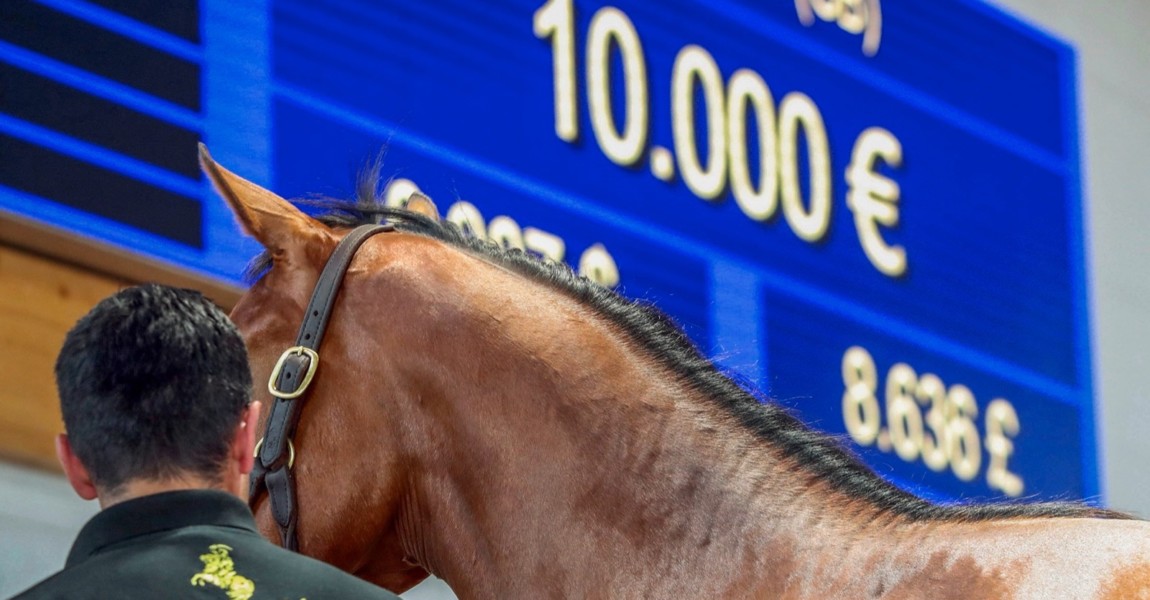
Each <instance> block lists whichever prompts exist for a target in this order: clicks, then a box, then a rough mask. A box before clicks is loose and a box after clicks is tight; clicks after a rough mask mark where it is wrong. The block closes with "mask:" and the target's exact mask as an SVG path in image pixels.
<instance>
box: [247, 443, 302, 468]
mask: <svg viewBox="0 0 1150 600" xmlns="http://www.w3.org/2000/svg"><path fill="white" fill-rule="evenodd" d="M263 447H264V438H260V441H258V442H256V449H255V450H253V451H252V456H253V457H255V458H256V459H257V460H258V459H259V457H260V448H263ZM294 466H295V445H294V444H292V443H291V440H288V461H287V467H288V468H289V469H290V468H292V467H294Z"/></svg>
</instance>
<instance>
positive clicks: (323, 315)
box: [248, 225, 395, 552]
mask: <svg viewBox="0 0 1150 600" xmlns="http://www.w3.org/2000/svg"><path fill="white" fill-rule="evenodd" d="M394 230H395V228H394V227H392V226H391V225H361V226H359V227H357V228H355V229H353V230H352V232H351V233H349V234H347V235H346V236H344V238H343V239H342V240H340V242H339V245H338V246H336V249H335V252H333V253H332V255H331V257H330V258H328V260H327V264H326V265H325V266H324V268H323V273H321V274H320V276H319V281H317V282H316V284H315V289H314V290H313V291H312V293H311V301H310V302H308V305H307V312H306V313H304V318H303V323H302V324H301V325H300V328H299V335H297V336H296V342H295V343H296V345H295V346H292V347H291V348H288V349H287V350H285V351H284V353H283V354H282V355H281V356H280V359H279V361H278V362H276V366H275V368H274V369H273V370H272V375H271V378H270V379H269V380H268V392H270V393H271V395H272V396H274V397H275V400H274V401H273V404H272V408H271V413H270V414H269V415H268V419H267V426H266V428H265V429H264V437H263V438H262V439H260V441H259V443H258V444H256V449H255V455H256V456H255V458H256V461H255V465H254V466H253V467H252V473H251V488H250V490H249V493H248V503H249V504H250V505H251V507H252V509H253V510H254V509H255V501H256V498H257V497H256V494H257V493H258V492H259V490H260V486H261V485H265V486H266V487H267V490H268V498H269V499H270V500H271V503H272V516H273V517H275V521H276V525H278V526H279V530H280V537H281V538H282V539H283V545H284V547H285V548H287V549H288V550H292V551H296V552H298V551H299V540H298V539H297V538H296V521H297V520H298V516H299V511H298V510H297V507H296V494H295V479H294V478H293V477H292V473H291V469H292V465H293V464H294V462H295V448H294V447H293V446H292V443H291V438H292V435H294V434H295V429H296V425H298V424H299V417H300V413H301V412H303V403H304V400H305V399H306V398H307V396H306V393H307V388H308V385H309V384H311V380H312V377H313V376H314V375H315V372H316V368H317V367H319V354H318V353H317V352H316V349H318V348H319V343H320V341H321V340H322V339H323V332H324V329H325V328H326V327H327V322H328V319H329V318H330V317H331V310H332V306H333V305H334V303H335V296H336V293H337V292H338V291H339V287H340V284H341V283H342V282H343V276H344V273H346V272H347V267H348V265H350V264H351V259H352V257H353V256H354V255H355V251H356V250H358V249H359V247H360V245H362V244H363V242H364V241H365V240H367V238H369V237H371V236H373V235H375V234H377V233H383V232H385V231H394ZM285 450H287V457H286V458H285V456H284V451H285Z"/></svg>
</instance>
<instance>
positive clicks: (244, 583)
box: [192, 544, 256, 600]
mask: <svg viewBox="0 0 1150 600" xmlns="http://www.w3.org/2000/svg"><path fill="white" fill-rule="evenodd" d="M231 549H232V547H231V546H228V545H227V544H212V545H211V546H208V550H209V552H208V553H207V554H201V555H200V561H201V562H203V563H204V569H203V570H202V571H200V572H199V573H196V574H195V575H192V585H196V586H201V587H202V586H204V585H207V584H211V585H214V586H215V587H218V588H220V589H222V590H224V592H226V593H227V595H228V599H229V600H250V599H251V597H252V594H254V593H255V591H256V584H255V583H253V582H252V580H251V579H248V578H247V577H244V576H243V575H240V574H239V573H236V563H235V561H233V560H232V557H231V556H230V555H229V554H228V552H230V551H231Z"/></svg>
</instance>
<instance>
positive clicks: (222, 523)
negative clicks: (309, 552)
mask: <svg viewBox="0 0 1150 600" xmlns="http://www.w3.org/2000/svg"><path fill="white" fill-rule="evenodd" d="M16 598H19V599H20V600H24V599H33V598H100V599H108V598H148V599H149V600H154V599H156V598H203V599H213V600H248V599H251V600H260V599H265V598H266V599H272V598H274V599H277V600H280V599H290V600H299V599H301V598H306V599H307V600H325V599H331V598H366V599H372V598H383V599H395V598H398V596H395V595H394V594H391V593H389V592H387V591H385V590H383V589H381V588H378V587H375V586H372V585H370V584H368V583H366V582H364V581H362V580H360V579H357V578H355V577H353V576H351V575H348V574H347V573H344V572H343V571H340V570H339V569H336V568H335V567H332V566H330V565H326V564H324V563H322V562H319V561H317V560H313V559H311V558H307V557H306V556H302V555H299V554H295V553H293V552H289V551H287V550H284V549H283V548H280V547H279V546H276V545H274V544H272V543H271V542H268V541H267V540H265V539H264V538H263V537H261V536H260V534H259V533H258V532H257V531H256V525H255V520H254V519H253V518H252V515H251V512H249V511H248V507H247V506H245V505H244V503H243V502H241V501H240V499H239V498H236V497H235V496H232V495H230V494H227V493H224V492H219V491H212V490H192V491H180V492H167V493H163V494H156V495H154V496H145V497H143V498H137V499H135V500H129V501H127V502H123V503H121V504H115V505H113V506H111V507H109V508H108V509H107V510H104V511H101V512H100V513H98V514H97V515H96V516H95V517H92V520H91V521H88V523H87V524H86V525H84V528H83V529H82V530H80V535H79V536H78V537H77V538H76V543H75V544H73V545H72V551H71V552H70V553H69V554H68V562H67V563H66V564H65V566H64V570H63V571H60V572H59V573H56V574H55V575H53V576H51V577H49V578H48V579H45V580H44V581H42V582H40V583H39V584H37V585H36V586H35V587H33V588H31V589H29V590H27V591H26V592H24V593H23V594H21V595H19V596H16Z"/></svg>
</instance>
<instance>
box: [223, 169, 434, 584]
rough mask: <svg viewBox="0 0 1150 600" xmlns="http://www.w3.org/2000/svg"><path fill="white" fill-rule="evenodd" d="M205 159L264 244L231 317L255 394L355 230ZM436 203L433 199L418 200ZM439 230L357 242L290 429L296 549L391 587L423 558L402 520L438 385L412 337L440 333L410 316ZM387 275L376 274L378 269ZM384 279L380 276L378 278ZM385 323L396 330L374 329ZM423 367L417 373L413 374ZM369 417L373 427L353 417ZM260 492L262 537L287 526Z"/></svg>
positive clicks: (421, 340) (416, 574)
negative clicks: (255, 273)
mask: <svg viewBox="0 0 1150 600" xmlns="http://www.w3.org/2000/svg"><path fill="white" fill-rule="evenodd" d="M201 161H202V164H203V167H204V171H205V172H206V173H207V174H208V176H209V178H210V179H211V180H212V183H213V184H214V186H215V187H216V189H217V190H218V191H219V192H220V194H221V195H222V196H223V198H224V199H225V200H226V201H227V204H228V206H229V207H230V208H231V209H232V211H234V213H235V215H236V217H237V218H238V220H239V222H240V224H241V226H242V227H243V229H244V230H245V231H246V232H247V233H248V234H249V235H251V236H253V237H254V238H255V239H256V240H258V241H259V242H260V243H261V244H262V245H263V246H264V248H265V249H266V254H265V255H264V256H263V257H261V260H268V261H269V262H267V263H266V264H265V268H264V269H263V274H262V275H261V276H260V277H259V279H258V280H257V281H256V282H255V283H254V284H253V285H252V286H251V289H250V290H249V291H248V292H247V293H246V294H245V295H244V296H243V297H242V298H241V299H240V301H239V302H238V303H237V305H236V307H235V309H234V311H233V312H232V319H233V320H234V321H235V323H236V325H237V326H238V327H239V329H240V331H241V332H242V333H243V335H244V339H245V340H246V343H247V346H248V351H249V354H250V360H251V367H252V374H253V377H254V381H256V382H257V387H256V391H255V393H256V398H261V397H263V399H264V414H263V418H262V419H261V425H260V427H261V431H262V428H263V427H264V421H265V420H266V419H267V417H268V409H269V406H270V405H271V402H270V398H269V397H267V394H266V392H263V389H264V388H263V384H262V382H265V381H267V380H268V377H269V374H270V372H271V370H272V368H273V366H274V365H275V364H276V361H277V359H278V358H279V356H280V354H281V353H282V352H283V351H284V350H285V349H287V348H288V347H290V346H293V345H294V340H295V337H296V330H297V329H298V328H299V326H300V323H301V320H302V319H303V316H304V310H305V307H306V306H307V303H308V299H309V297H310V295H311V292H312V288H313V287H314V286H315V284H316V281H317V279H318V277H319V273H320V271H321V270H322V268H323V266H324V264H325V261H326V260H327V259H328V257H329V256H330V255H331V253H332V252H333V250H334V249H335V248H336V246H337V244H338V242H339V240H340V239H341V238H342V237H343V236H344V235H345V234H346V233H347V230H346V229H345V228H341V227H331V226H328V225H325V224H324V223H322V222H321V221H319V220H316V219H314V218H312V217H310V216H308V215H306V214H304V213H303V212H301V211H300V210H299V209H297V208H296V207H294V206H293V205H292V204H290V203H289V202H287V201H286V200H284V199H283V198H280V197H279V196H277V195H276V194H274V193H272V192H270V191H268V190H266V189H263V188H262V187H260V186H258V185H256V184H254V183H252V182H249V181H247V180H245V179H243V178H242V177H240V176H238V175H236V174H234V173H231V172H229V171H227V170H226V169H224V168H222V167H220V166H219V165H218V164H216V163H215V162H214V161H212V159H211V157H210V156H209V155H208V154H207V152H206V151H201ZM420 207H421V210H422V211H424V212H433V211H434V207H432V206H431V205H430V202H426V203H423V204H421V205H420ZM430 243H431V240H428V239H426V238H422V237H419V236H414V235H409V234H400V233H388V234H385V235H379V236H375V237H374V238H372V239H370V240H368V243H366V244H365V245H364V246H363V247H362V248H361V249H360V250H359V252H358V253H357V254H356V256H355V258H354V260H353V261H352V264H351V266H350V268H349V270H348V272H347V274H346V277H345V279H344V281H343V283H342V286H341V288H340V291H339V296H338V300H337V302H336V303H335V306H334V309H333V314H332V318H331V321H330V322H329V324H328V327H327V333H326V336H325V337H324V339H323V342H322V346H321V347H320V348H319V356H320V363H321V366H320V367H319V368H318V370H317V373H316V376H315V379H314V380H313V382H312V384H311V386H310V387H309V390H308V396H307V399H306V404H305V408H304V410H303V416H302V418H301V420H300V423H299V426H298V429H297V431H296V434H295V438H294V447H295V449H296V453H297V456H296V460H295V466H294V475H295V477H294V478H295V481H296V485H297V486H298V493H297V496H296V497H297V498H298V509H299V528H298V538H299V543H300V550H301V552H304V553H306V554H308V555H311V556H315V557H317V558H320V559H322V560H324V561H326V562H329V563H331V564H334V565H336V566H338V567H340V568H342V569H344V570H346V571H349V572H352V573H355V574H357V575H359V576H361V577H363V578H365V579H367V580H369V581H372V582H374V583H377V584H380V585H382V586H384V587H387V588H389V589H392V590H394V591H402V590H405V589H407V588H410V587H412V586H413V585H415V584H416V583H418V582H419V581H421V580H422V579H424V578H425V577H427V571H425V570H424V569H423V568H421V567H419V566H417V565H416V564H415V563H414V562H413V558H412V556H413V554H417V553H418V551H417V550H416V549H411V548H405V547H404V544H403V543H402V540H401V538H402V537H403V536H402V535H401V534H402V532H401V530H402V528H403V527H405V526H407V524H409V523H411V522H413V516H412V515H410V514H406V513H405V511H406V510H408V509H409V508H410V507H409V506H408V505H407V504H406V503H407V500H409V498H407V497H406V496H405V495H406V494H409V493H410V488H409V487H408V486H407V485H406V484H407V481H408V478H409V477H410V475H411V468H412V465H411V463H410V462H409V460H408V458H409V457H410V456H411V455H412V452H413V448H414V447H415V446H412V444H415V445H416V446H418V445H419V444H426V443H428V441H429V440H427V439H421V435H422V434H424V433H426V432H422V431H418V430H417V427H416V426H414V425H413V424H414V423H418V420H417V419H411V418H405V417H410V415H409V414H408V411H410V410H413V409H415V407H417V406H418V404H419V402H421V401H423V400H426V399H427V398H429V397H431V396H432V395H433V394H434V390H430V389H426V388H425V387H424V386H422V385H421V382H420V381H418V373H419V370H418V369H415V370H412V369H411V368H409V367H410V365H406V364H405V361H406V360H407V357H408V356H410V355H411V350H412V348H413V347H416V346H419V345H420V344H427V343H430V342H431V338H429V337H428V336H429V333H428V332H427V331H426V330H421V331H420V332H416V331H413V330H412V329H411V327H410V324H411V323H412V322H413V321H414V320H415V319H414V318H413V317H411V315H413V314H416V313H419V312H420V309H419V306H421V305H426V302H424V301H422V300H420V298H419V297H418V293H419V292H420V291H421V290H423V289H424V288H425V287H426V286H421V285H419V283H418V281H416V280H419V279H422V278H423V276H424V275H423V274H422V273H419V272H417V270H416V269H415V267H414V262H413V261H414V260H415V259H416V257H418V256H419V255H420V254H421V253H424V252H427V251H428V246H429V244H430ZM381 278H382V279H384V280H386V284H385V285H383V284H380V285H376V284H375V283H378V282H379V281H380V279H381ZM373 282H375V283H373ZM368 331H375V332H378V331H387V332H389V335H367V334H366V333H365V332H368ZM413 378H414V380H413ZM353 423H363V424H370V426H362V427H350V426H349V424H353ZM259 496H262V498H261V497H258V496H257V497H256V498H255V502H256V503H255V505H254V506H255V512H256V517H257V521H258V522H259V524H260V527H261V530H262V531H263V533H264V534H265V536H267V537H269V538H271V539H279V535H278V534H277V533H276V526H275V524H274V522H273V520H272V518H271V516H270V506H269V504H270V503H269V502H268V498H267V494H266V493H259Z"/></svg>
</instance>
